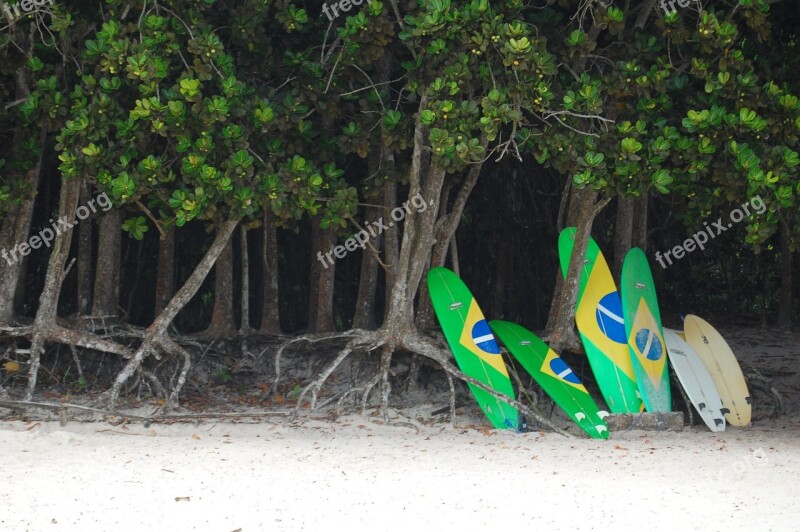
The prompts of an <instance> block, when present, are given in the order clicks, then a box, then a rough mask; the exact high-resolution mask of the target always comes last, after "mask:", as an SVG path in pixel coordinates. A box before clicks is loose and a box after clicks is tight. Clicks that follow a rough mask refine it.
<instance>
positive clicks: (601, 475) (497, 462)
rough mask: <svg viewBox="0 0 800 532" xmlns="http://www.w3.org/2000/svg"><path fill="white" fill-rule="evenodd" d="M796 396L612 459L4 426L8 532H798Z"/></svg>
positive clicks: (257, 436)
mask: <svg viewBox="0 0 800 532" xmlns="http://www.w3.org/2000/svg"><path fill="white" fill-rule="evenodd" d="M759 336H760V337H761V338H764V337H765V336H766V337H768V338H770V340H771V342H772V344H771V345H765V344H764V342H761V341H760V340H758V337H759ZM738 340H739V348H738V350H737V353H738V354H739V355H740V356H742V357H743V358H745V359H747V360H750V361H751V362H755V363H757V365H758V366H760V367H765V366H766V367H769V368H771V369H773V370H779V369H781V368H783V369H787V370H794V368H795V367H796V353H797V352H800V349H798V343H799V342H798V341H797V338H794V337H791V336H790V335H786V337H776V336H775V335H773V334H771V333H770V334H768V335H765V334H764V332H763V331H762V332H758V331H754V332H752V334H750V335H748V334H744V335H741V336H740V337H739V339H738ZM731 343H732V345H734V344H735V342H731ZM734 347H736V346H735V345H734ZM781 355H785V356H781ZM787 373H791V372H790V371H788V372H787ZM798 384H800V376H798V375H796V374H792V375H787V376H785V377H782V378H778V379H776V385H778V386H779V389H780V390H781V392H782V393H784V396H785V399H786V400H787V409H788V410H789V412H790V414H789V415H788V416H787V417H784V418H782V419H780V420H778V421H770V422H760V423H757V424H756V425H755V426H754V427H753V428H747V429H736V428H733V427H731V428H729V430H728V431H726V432H724V433H721V434H712V433H710V432H709V431H707V430H706V429H705V428H704V427H701V426H696V427H695V428H693V429H691V430H687V431H684V432H683V433H646V432H639V431H632V432H629V433H623V434H615V435H614V439H612V440H609V441H592V440H588V439H579V438H572V439H567V438H563V437H561V436H558V435H554V434H540V433H529V434H514V433H508V432H495V431H488V430H478V429H476V428H474V427H470V428H461V429H454V428H453V427H452V426H450V425H446V424H442V423H438V424H425V425H420V427H419V429H418V430H414V429H412V428H410V427H398V426H386V425H384V424H382V423H380V422H379V421H378V420H377V419H376V418H362V417H360V416H350V417H345V418H340V420H339V421H338V422H336V423H329V422H324V421H316V420H307V421H305V422H302V423H293V424H292V423H290V422H289V421H287V420H281V419H278V420H276V421H270V422H263V423H260V424H245V423H240V424H222V423H219V424H214V423H211V422H207V423H203V424H201V425H199V426H195V425H193V424H176V425H171V426H170V425H153V426H151V427H150V428H144V427H143V426H142V425H141V424H131V425H128V426H127V427H124V426H122V427H114V426H111V425H109V424H106V423H77V422H71V423H70V424H68V425H67V426H66V427H61V426H59V425H58V424H57V423H41V424H40V423H24V422H21V421H14V422H0V453H1V454H0V530H3V531H5V530H9V531H18V530H19V531H22V530H47V531H51V530H52V531H58V530H68V531H73V530H91V531H94V530H114V531H120V530H148V529H149V530H151V531H152V532H156V531H159V532H160V531H162V530H211V531H233V530H239V529H241V530H242V531H261V530H279V531H280V530H287V531H289V530H290V531H295V530H322V529H324V530H334V531H336V530H343V529H345V527H348V528H347V529H349V530H364V529H369V530H375V531H379V530H403V531H408V530H410V531H411V532H420V531H423V530H431V529H435V528H438V529H440V531H441V532H444V531H445V530H452V529H454V528H455V527H456V526H458V527H459V528H461V529H463V530H469V531H471V530H476V529H478V528H488V527H489V526H492V527H493V529H496V530H502V529H501V528H499V527H502V526H504V525H521V526H523V527H525V528H518V529H514V530H532V531H533V530H535V531H550V530H569V531H572V530H668V531H676V530H680V531H682V530H702V531H704V532H705V531H716V530H720V531H722V530H724V531H728V530H742V531H747V532H753V531H758V532H761V531H769V530H787V531H789V530H799V529H800V524H799V523H798V518H797V516H796V512H797V507H796V506H795V505H796V504H798V502H797V501H798V500H800V480H798V478H799V477H800V438H799V437H800V417H798V416H797V414H798V412H799V411H800V410H799V409H798V403H800V386H798ZM437 406H440V405H437ZM395 415H396V414H395ZM459 421H460V422H462V423H467V422H471V421H472V420H470V419H469V418H464V417H462V418H460V420H459ZM495 527H498V528H495Z"/></svg>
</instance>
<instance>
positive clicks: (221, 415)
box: [0, 400, 292, 427]
mask: <svg viewBox="0 0 800 532" xmlns="http://www.w3.org/2000/svg"><path fill="white" fill-rule="evenodd" d="M0 408H7V409H9V410H34V409H37V408H44V409H47V410H54V411H57V412H59V416H60V421H61V425H62V426H64V425H66V424H67V417H66V411H67V410H81V411H84V412H92V413H95V414H102V415H104V416H107V417H117V418H126V419H135V420H139V421H143V422H144V426H145V427H148V426H150V423H153V422H159V421H180V420H192V419H195V420H199V419H233V418H248V417H251V418H263V417H278V416H290V415H291V414H292V411H290V410H272V411H261V412H203V413H194V414H158V415H152V416H142V415H139V414H130V413H126V412H119V411H116V410H106V409H103V408H95V407H93V406H85V405H76V404H72V403H42V402H36V401H6V400H0Z"/></svg>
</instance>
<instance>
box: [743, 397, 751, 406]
mask: <svg viewBox="0 0 800 532" xmlns="http://www.w3.org/2000/svg"><path fill="white" fill-rule="evenodd" d="M744 400H745V402H746V403H747V404H748V405H749V404H750V396H749V395H748V396H747V397H745V398H744Z"/></svg>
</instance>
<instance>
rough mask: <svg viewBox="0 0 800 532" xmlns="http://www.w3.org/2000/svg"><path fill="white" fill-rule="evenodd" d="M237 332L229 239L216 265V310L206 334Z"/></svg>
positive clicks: (230, 242)
mask: <svg viewBox="0 0 800 532" xmlns="http://www.w3.org/2000/svg"><path fill="white" fill-rule="evenodd" d="M235 333H236V323H235V319H234V315H233V239H228V242H227V244H226V245H225V248H224V249H223V250H222V252H221V253H220V254H219V257H218V258H217V259H216V264H215V265H214V310H213V311H212V313H211V325H209V326H208V329H206V331H205V334H207V335H210V336H232V335H234V334H235Z"/></svg>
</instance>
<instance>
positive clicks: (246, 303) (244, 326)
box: [239, 225, 251, 334]
mask: <svg viewBox="0 0 800 532" xmlns="http://www.w3.org/2000/svg"><path fill="white" fill-rule="evenodd" d="M239 231H240V233H239V234H240V242H241V245H240V246H239V250H240V253H241V255H242V302H241V303H242V321H241V323H240V324H239V332H241V333H245V334H246V333H249V332H250V331H251V328H250V255H249V253H250V247H249V246H248V245H247V227H246V226H244V225H243V226H241V227H240V228H239Z"/></svg>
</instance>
